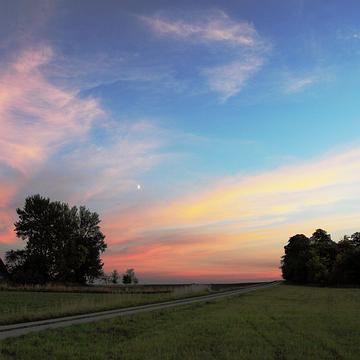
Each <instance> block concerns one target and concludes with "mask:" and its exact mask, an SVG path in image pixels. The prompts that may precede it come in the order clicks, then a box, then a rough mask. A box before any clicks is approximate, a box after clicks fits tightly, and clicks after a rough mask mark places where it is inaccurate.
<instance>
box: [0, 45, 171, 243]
mask: <svg viewBox="0 0 360 360" xmlns="http://www.w3.org/2000/svg"><path fill="white" fill-rule="evenodd" d="M53 58H54V53H53V49H52V48H51V47H49V46H46V45H44V46H37V47H35V48H31V49H27V50H25V51H22V52H20V53H18V54H17V55H16V56H14V57H13V59H12V60H10V61H8V63H6V64H5V63H4V64H3V66H2V69H1V71H0V128H1V133H0V243H5V242H10V241H13V239H14V233H13V231H12V225H11V224H12V223H13V221H14V218H13V217H14V209H15V207H16V206H19V205H21V203H22V202H23V199H24V197H25V196H27V195H29V194H31V193H36V192H40V193H42V194H44V195H48V196H51V197H52V198H59V199H63V200H67V201H70V202H77V203H78V202H81V203H84V202H86V203H87V204H93V205H95V204H96V205H97V206H99V207H100V210H101V209H103V208H104V206H105V205H104V204H105V203H106V204H107V206H110V207H111V204H114V203H117V202H118V201H119V200H118V196H119V194H124V193H126V191H128V190H129V189H130V188H131V187H133V188H134V189H135V185H136V178H137V177H138V176H139V175H140V174H142V173H144V172H146V171H148V170H149V169H151V168H152V167H154V166H155V165H157V164H159V163H160V162H161V161H162V160H163V159H165V157H166V154H163V153H162V152H161V146H162V145H163V144H164V143H165V142H164V141H163V138H167V137H166V136H165V135H166V134H165V133H164V132H163V130H162V129H160V128H159V127H157V126H155V125H153V124H152V123H151V122H149V121H146V120H138V121H137V120H135V121H131V122H121V121H118V120H117V119H114V118H113V117H112V116H111V114H109V113H108V112H107V111H106V110H104V108H103V107H102V105H101V104H100V103H99V102H98V101H97V100H96V99H94V98H91V97H86V98H84V97H81V96H79V93H80V91H81V89H80V88H77V87H74V86H73V84H72V85H71V86H67V87H66V86H64V84H62V85H61V86H60V85H58V84H56V83H55V82H52V81H50V80H49V78H48V77H47V76H46V71H45V69H46V67H47V66H49V65H50V64H51V62H52V61H53Z"/></svg>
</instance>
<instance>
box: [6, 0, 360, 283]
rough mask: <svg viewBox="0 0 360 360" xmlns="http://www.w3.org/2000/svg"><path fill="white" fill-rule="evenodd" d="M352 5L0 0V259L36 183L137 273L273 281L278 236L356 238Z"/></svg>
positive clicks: (359, 26) (159, 278)
mask: <svg viewBox="0 0 360 360" xmlns="http://www.w3.org/2000/svg"><path fill="white" fill-rule="evenodd" d="M65 3H66V5H65ZM359 10H360V4H358V3H357V2H355V1H354V2H352V1H350V2H349V3H347V5H346V6H345V4H343V3H341V2H340V1H336V2H333V3H331V4H327V5H326V6H325V5H323V6H322V7H321V6H320V2H304V1H301V0H291V1H280V2H279V1H273V0H270V1H269V2H267V3H266V4H263V3H260V2H258V3H257V4H255V3H254V2H252V1H250V0H246V1H240V2H239V1H229V2H227V3H226V4H224V3H223V2H221V1H210V0H209V1H205V2H201V4H200V3H199V4H197V5H194V4H193V2H190V1H184V2H181V4H180V3H178V2H171V1H170V2H169V1H168V2H165V1H160V0H159V1H157V0H156V1H151V2H147V1H136V2H132V1H121V2H118V1H109V2H106V3H103V4H100V2H93V1H76V2H56V1H54V2H52V1H47V0H36V1H34V2H32V3H31V4H30V2H26V1H22V0H21V1H20V0H19V1H14V2H11V3H10V2H8V3H7V4H6V5H4V4H3V5H0V34H1V36H0V257H1V258H4V254H5V252H6V251H8V250H9V249H13V248H19V247H21V246H23V241H21V240H20V239H17V238H16V236H15V232H14V226H13V224H14V222H15V221H16V219H17V218H16V208H17V207H22V206H23V204H24V200H25V198H26V196H28V195H32V194H37V193H39V194H41V195H42V196H47V197H50V198H51V199H52V200H59V201H65V202H68V203H69V204H70V205H85V206H87V207H88V208H90V209H91V210H93V211H96V212H97V213H99V215H100V218H101V219H102V223H101V228H102V231H103V233H104V234H105V235H106V243H107V244H108V248H107V250H106V251H105V253H104V254H103V256H102V259H103V261H104V270H105V271H107V272H110V271H112V270H113V269H117V270H118V271H120V272H123V271H125V270H126V269H127V268H134V269H135V271H136V274H137V276H138V278H139V280H140V282H145V283H146V282H147V283H166V282H169V283H170V282H178V283H181V282H241V281H251V280H273V279H279V278H280V277H281V274H280V269H279V266H280V258H281V256H282V255H283V246H284V245H285V243H286V242H287V240H288V238H289V237H290V236H292V235H294V234H297V233H304V234H306V235H311V233H312V232H314V231H315V229H317V228H323V229H325V230H327V231H328V232H329V233H330V234H331V235H332V238H333V240H335V241H338V240H340V238H341V237H342V236H343V235H345V234H351V233H353V232H355V231H360V226H359V218H360V186H359V184H360V110H359V106H358V104H359V103H360V102H359V99H358V97H359V91H358V78H359V75H360V71H359V70H360V67H359V64H360V62H359V57H360V51H359V50H360V40H359V39H360V36H359V34H360V23H359V21H358V19H357V14H358V11H359Z"/></svg>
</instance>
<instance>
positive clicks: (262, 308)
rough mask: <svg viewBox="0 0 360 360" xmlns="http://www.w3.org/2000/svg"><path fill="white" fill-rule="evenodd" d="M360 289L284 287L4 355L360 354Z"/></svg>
mask: <svg viewBox="0 0 360 360" xmlns="http://www.w3.org/2000/svg"><path fill="white" fill-rule="evenodd" d="M359 304H360V289H329V288H315V287H300V286H299V287H296V286H288V285H280V286H277V287H275V288H271V289H264V290H258V291H256V292H253V293H249V294H246V295H240V296H237V297H233V298H228V299H224V300H219V301H216V302H211V303H202V304H196V305H189V306H183V307H178V308H175V309H172V310H164V311H157V312H152V313H144V314H139V315H136V316H132V317H124V318H121V317H119V318H114V319H112V320H106V321H100V322H97V323H92V324H84V325H77V326H71V327H68V328H63V329H58V330H48V331H44V332H39V333H33V334H29V335H26V336H24V337H21V338H16V339H8V340H5V341H3V342H1V343H0V358H1V359H5V360H7V359H17V360H21V359H59V360H60V359H61V360H64V359H84V360H85V359H86V360H88V359H94V360H95V359H104V360H105V359H106V360H108V359H121V360H129V359H146V360H159V359H160V360H166V359H171V360H175V359H179V360H194V359H199V360H200V359H201V360H212V359H217V360H222V359H224V360H225V359H234V360H239V359H261V360H266V359H306V360H308V359H359V356H360V355H359V344H360V306H359Z"/></svg>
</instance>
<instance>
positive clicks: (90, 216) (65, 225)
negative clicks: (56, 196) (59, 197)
mask: <svg viewBox="0 0 360 360" xmlns="http://www.w3.org/2000/svg"><path fill="white" fill-rule="evenodd" d="M16 211H17V214H18V216H19V220H18V221H17V222H16V223H15V231H16V235H17V236H18V237H19V238H21V239H22V240H24V241H26V244H25V247H24V249H22V250H11V251H9V252H8V253H7V254H6V262H7V265H8V268H9V270H10V273H11V278H12V279H13V280H14V281H18V282H24V283H47V282H52V281H57V282H77V283H85V282H86V281H87V280H92V279H94V278H96V277H98V276H100V275H101V273H102V266H103V264H102V262H101V259H100V254H101V253H102V252H103V251H105V249H106V244H105V241H104V239H105V236H104V234H103V233H102V232H101V230H100V227H99V224H100V218H99V215H98V214H97V213H95V212H91V211H90V210H88V209H86V208H85V207H83V206H80V207H79V208H78V207H75V206H74V207H69V205H68V204H66V203H63V202H58V201H54V202H53V201H50V199H49V198H44V197H41V196H40V195H34V196H30V197H28V198H26V200H25V205H24V208H23V209H17V210H16Z"/></svg>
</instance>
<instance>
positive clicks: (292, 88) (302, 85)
mask: <svg viewBox="0 0 360 360" xmlns="http://www.w3.org/2000/svg"><path fill="white" fill-rule="evenodd" d="M317 81H318V78H317V77H316V76H311V75H309V76H304V77H299V78H292V79H289V80H288V81H287V85H286V88H285V91H286V92H287V93H297V92H301V91H303V90H305V89H306V88H309V87H310V86H312V85H313V84H314V83H316V82H317Z"/></svg>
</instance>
